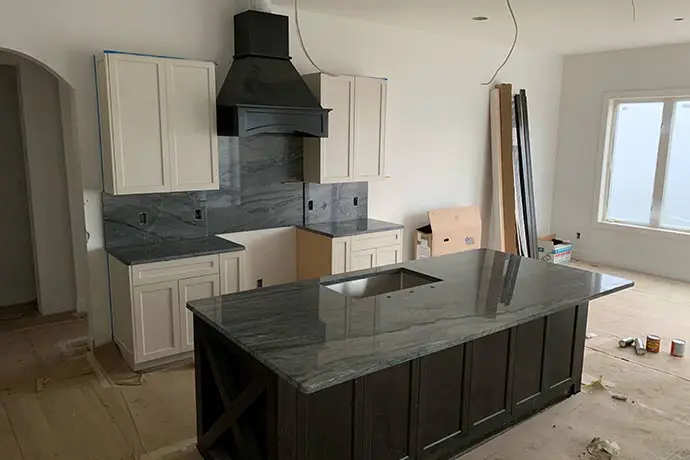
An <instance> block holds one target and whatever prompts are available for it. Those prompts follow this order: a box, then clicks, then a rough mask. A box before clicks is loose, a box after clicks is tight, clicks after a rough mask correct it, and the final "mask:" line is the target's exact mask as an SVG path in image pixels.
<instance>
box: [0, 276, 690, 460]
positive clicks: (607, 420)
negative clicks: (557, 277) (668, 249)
mask: <svg viewBox="0 0 690 460" xmlns="http://www.w3.org/2000/svg"><path fill="white" fill-rule="evenodd" d="M574 265H575V266H578V267H581V268H585V269H589V270H599V271H605V272H608V273H614V274H618V275H620V276H624V277H627V278H631V279H634V280H635V281H636V282H637V285H636V287H635V288H634V289H632V290H628V291H625V292H622V293H619V294H616V295H613V296H610V297H607V298H604V299H600V300H598V301H595V302H593V303H592V305H591V308H590V319H589V327H588V330H589V332H592V333H595V334H597V337H594V338H591V339H589V340H587V350H586V356H585V374H586V378H585V380H594V379H595V378H597V377H599V376H600V375H603V377H604V382H605V384H606V385H608V386H609V387H610V388H609V389H591V390H588V391H587V392H585V393H582V394H580V395H577V396H575V397H573V398H570V399H569V400H567V401H565V402H564V403H562V404H560V405H558V406H556V407H554V408H552V409H549V410H547V411H546V412H544V413H543V414H540V415H538V416H536V417H534V418H532V419H530V420H528V421H527V422H525V423H523V424H521V425H519V426H517V427H515V428H514V429H512V430H510V431H508V432H507V433H505V434H503V435H502V436H499V437H497V438H495V439H494V440H492V441H489V442H488V443H486V444H484V445H482V446H481V447H479V448H478V449H475V450H474V451H472V452H470V453H468V454H467V455H466V456H464V457H463V460H499V459H510V460H528V459H529V460H560V459H584V458H591V457H589V455H588V454H587V453H586V452H585V447H586V445H587V443H588V442H589V441H590V440H591V439H592V438H593V437H595V436H599V437H603V438H610V439H612V440H614V441H616V442H618V443H619V444H620V446H621V449H622V451H621V456H620V458H621V459H631V460H632V459H635V460H638V459H639V460H650V459H659V460H690V356H689V357H688V358H685V359H678V358H671V357H670V356H668V344H669V340H670V338H672V337H684V338H686V339H690V284H685V283H679V282H674V281H669V280H663V279H659V278H654V277H651V276H646V275H641V274H636V273H629V272H625V271H622V270H614V269H609V268H602V267H594V266H590V265H586V264H579V263H576V264H574ZM60 321H61V322H59V323H55V324H41V325H39V326H35V327H29V326H30V325H28V324H26V323H22V324H19V325H18V327H19V329H17V327H8V325H7V323H5V324H4V325H0V459H1V460H15V459H16V460H39V459H40V460H43V459H56V460H119V459H128V460H130V459H134V460H140V459H141V460H198V459H199V458H200V457H199V456H198V454H197V453H196V452H195V451H194V448H193V439H194V435H195V432H194V429H195V420H194V382H193V369H192V368H191V367H190V366H189V365H185V366H180V367H176V368H170V369H166V370H160V371H156V372H151V373H148V374H146V375H145V376H144V378H143V379H142V380H140V379H138V378H136V376H134V375H133V374H132V373H128V372H127V371H126V370H125V369H124V368H122V367H121V366H122V363H121V361H118V363H115V364H113V360H112V359H111V358H112V356H108V354H109V353H110V354H111V355H112V349H106V350H104V351H103V352H102V353H101V351H99V357H101V362H104V361H107V362H109V363H110V364H109V365H106V366H105V367H106V370H107V372H106V373H105V374H104V373H102V372H100V370H99V371H98V372H95V371H94V366H92V364H91V363H92V362H93V361H92V360H89V359H88V358H89V357H88V356H87V354H86V352H85V348H84V337H85V335H86V322H85V321H84V320H80V319H76V318H74V317H67V318H60ZM648 333H655V334H657V335H661V336H662V338H663V341H664V342H663V352H662V353H661V354H659V355H646V356H642V357H638V356H637V355H635V353H634V352H633V351H632V350H630V349H619V348H618V345H617V340H618V338H619V337H620V336H628V335H640V336H644V335H646V334H648ZM97 368H98V367H97ZM98 369H100V368H98ZM613 393H616V394H622V395H625V396H627V397H628V398H630V399H629V401H628V402H620V401H616V400H613V399H612V398H611V394H613Z"/></svg>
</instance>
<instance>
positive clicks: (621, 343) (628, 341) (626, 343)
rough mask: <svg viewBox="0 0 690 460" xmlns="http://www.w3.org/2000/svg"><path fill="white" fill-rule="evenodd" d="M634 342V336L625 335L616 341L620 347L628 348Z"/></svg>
mask: <svg viewBox="0 0 690 460" xmlns="http://www.w3.org/2000/svg"><path fill="white" fill-rule="evenodd" d="M634 344H635V337H626V338H624V339H620V340H619V341H618V346H619V347H621V348H628V347H631V346H633V345H634Z"/></svg>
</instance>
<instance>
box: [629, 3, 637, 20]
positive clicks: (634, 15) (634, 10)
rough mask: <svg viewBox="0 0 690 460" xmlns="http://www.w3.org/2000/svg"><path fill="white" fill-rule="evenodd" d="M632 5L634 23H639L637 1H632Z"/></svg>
mask: <svg viewBox="0 0 690 460" xmlns="http://www.w3.org/2000/svg"><path fill="white" fill-rule="evenodd" d="M630 5H631V6H632V15H633V22H637V4H636V3H635V0H630Z"/></svg>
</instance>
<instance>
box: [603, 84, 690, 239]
mask: <svg viewBox="0 0 690 460" xmlns="http://www.w3.org/2000/svg"><path fill="white" fill-rule="evenodd" d="M608 119H609V123H608V132H607V142H606V144H607V146H606V152H605V162H604V168H605V169H604V171H605V174H604V175H603V177H604V181H605V182H604V187H603V191H604V195H603V200H602V206H601V208H600V210H599V215H600V220H602V221H604V222H613V223H623V224H631V225H637V226H644V227H651V228H660V229H668V230H680V231H687V232H690V96H683V97H665V98H635V99H614V100H612V101H611V103H610V106H609V117H608Z"/></svg>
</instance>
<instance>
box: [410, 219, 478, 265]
mask: <svg viewBox="0 0 690 460" xmlns="http://www.w3.org/2000/svg"><path fill="white" fill-rule="evenodd" d="M481 241H482V219H481V215H480V212H479V208H478V207H476V206H470V207H466V208H450V209H439V210H436V211H429V225H425V226H423V227H419V228H418V229H417V236H416V238H415V248H414V258H415V260H418V259H426V258H428V257H436V256H442V255H445V254H455V253H456V252H463V251H469V250H471V249H478V248H480V247H481Z"/></svg>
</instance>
